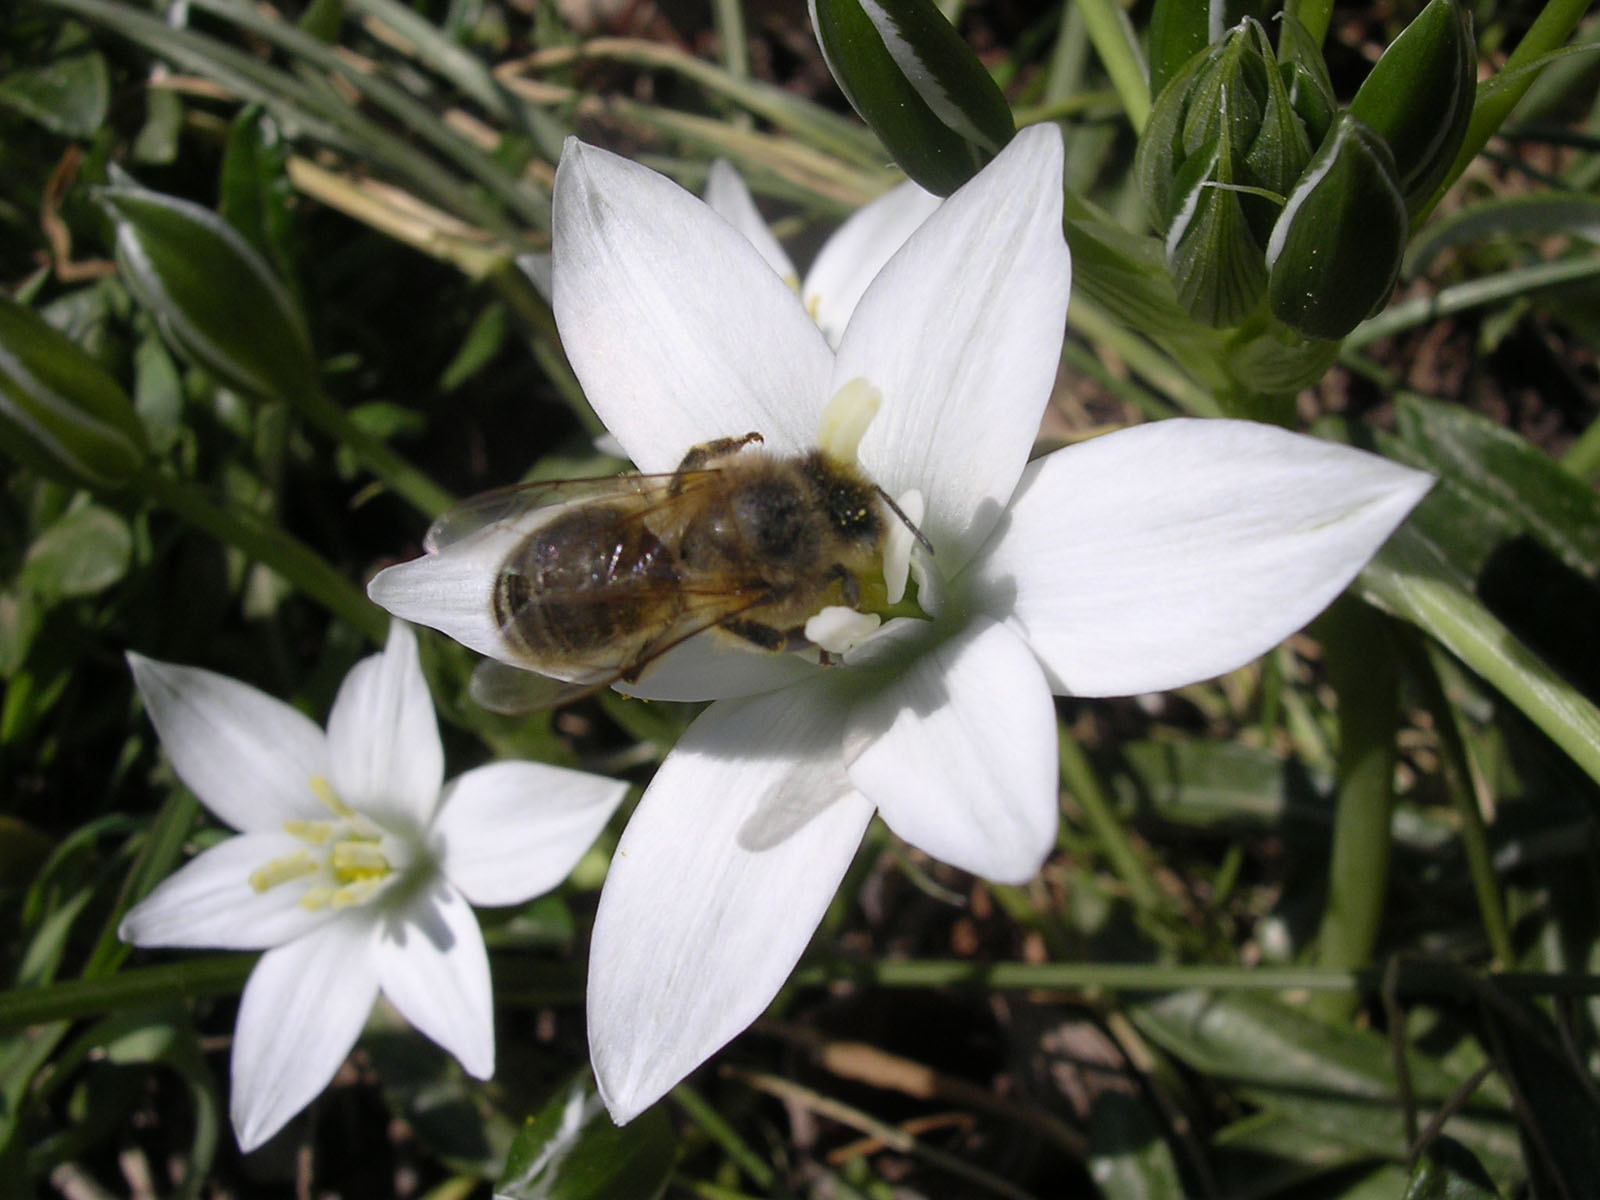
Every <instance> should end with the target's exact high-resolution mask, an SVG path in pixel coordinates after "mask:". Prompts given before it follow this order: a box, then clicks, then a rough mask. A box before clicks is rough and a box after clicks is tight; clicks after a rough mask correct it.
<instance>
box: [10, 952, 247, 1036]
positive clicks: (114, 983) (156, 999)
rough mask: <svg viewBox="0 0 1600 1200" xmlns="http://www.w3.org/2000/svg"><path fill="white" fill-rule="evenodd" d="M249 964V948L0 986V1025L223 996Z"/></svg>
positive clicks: (239, 980)
mask: <svg viewBox="0 0 1600 1200" xmlns="http://www.w3.org/2000/svg"><path fill="white" fill-rule="evenodd" d="M255 964H256V956H255V955H254V954H218V955H212V956H209V957H206V958H190V959H185V960H183V961H182V962H174V963H164V964H162V965H161V966H159V967H136V968H134V969H133V970H131V971H119V972H118V973H117V974H115V975H108V976H105V977H103V978H99V979H71V980H67V981H65V982H62V983H52V984H47V985H46V986H44V987H37V988H26V989H20V990H16V991H9V992H0V1030H13V1029H25V1028H27V1027H28V1026H30V1025H38V1024H42V1023H43V1022H46V1021H70V1020H77V1019H79V1018H81V1017H91V1016H95V1015H97V1014H99V1013H106V1012H116V1011H118V1010H120V1009H127V1008H138V1007H139V1006H141V1005H145V1004H161V1003H167V1002H170V1001H173V1000H193V999H198V998H200V997H204V996H225V995H227V994H229V993H230V992H237V991H239V989H240V988H242V987H244V981H245V979H246V978H247V977H248V976H249V974H250V970H251V968H252V967H254V966H255Z"/></svg>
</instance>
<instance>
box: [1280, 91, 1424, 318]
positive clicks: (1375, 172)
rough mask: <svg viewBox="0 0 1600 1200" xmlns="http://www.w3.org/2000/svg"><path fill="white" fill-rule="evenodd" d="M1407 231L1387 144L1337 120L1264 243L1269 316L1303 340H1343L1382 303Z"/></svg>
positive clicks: (1351, 122) (1351, 121) (1344, 118)
mask: <svg viewBox="0 0 1600 1200" xmlns="http://www.w3.org/2000/svg"><path fill="white" fill-rule="evenodd" d="M1407 229H1408V224H1407V219H1406V204H1405V198H1404V197H1403V196H1402V195H1401V194H1400V187H1399V184H1398V183H1397V181H1396V179H1395V167H1394V158H1393V156H1392V155H1391V154H1390V153H1389V147H1388V145H1387V144H1386V143H1385V142H1384V140H1383V139H1382V138H1381V137H1379V136H1378V135H1377V134H1376V133H1374V132H1373V131H1372V130H1371V129H1369V128H1368V127H1367V126H1366V125H1365V124H1364V123H1363V122H1362V121H1360V120H1359V119H1357V118H1356V117H1353V116H1351V115H1350V114H1349V113H1348V112H1342V113H1340V114H1339V115H1338V117H1337V118H1335V120H1334V123H1333V128H1332V129H1330V130H1329V131H1328V136H1327V137H1326V138H1324V139H1323V142H1322V145H1321V146H1320V147H1319V148H1318V150H1317V153H1316V155H1315V157H1313V158H1312V160H1311V162H1310V164H1309V165H1308V166H1307V167H1306V170H1305V174H1304V175H1303V176H1301V178H1300V182H1299V183H1297V184H1296V185H1295V188H1294V190H1293V191H1292V192H1290V194H1289V199H1288V201H1287V202H1286V203H1285V204H1284V206H1283V214H1282V216H1280V217H1279V218H1278V222H1277V224H1276V225H1274V226H1273V227H1272V236H1271V237H1270V238H1269V239H1268V241H1267V300H1268V303H1269V304H1270V305H1271V306H1272V312H1273V315H1274V316H1276V317H1277V318H1278V319H1279V320H1280V321H1282V322H1283V323H1284V324H1285V325H1288V326H1290V327H1291V328H1293V329H1296V330H1298V331H1299V332H1301V333H1303V334H1305V335H1307V336H1308V337H1314V338H1340V337H1343V336H1344V335H1345V334H1347V333H1349V332H1350V331H1351V330H1352V329H1354V328H1355V327H1356V326H1357V325H1359V324H1360V323H1361V322H1362V321H1364V320H1366V318H1367V317H1369V316H1371V315H1372V314H1373V313H1375V312H1377V311H1378V309H1380V308H1382V307H1383V306H1384V304H1385V303H1387V302H1388V299H1389V294H1390V292H1392V291H1393V290H1394V281H1395V279H1396V278H1398V277H1399V274H1400V259H1401V256H1402V255H1403V254H1404V253H1405V248H1406V235H1407Z"/></svg>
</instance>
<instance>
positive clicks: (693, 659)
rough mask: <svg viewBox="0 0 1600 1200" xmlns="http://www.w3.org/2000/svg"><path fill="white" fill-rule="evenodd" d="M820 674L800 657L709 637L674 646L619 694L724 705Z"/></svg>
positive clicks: (619, 687)
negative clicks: (735, 698)
mask: <svg viewBox="0 0 1600 1200" xmlns="http://www.w3.org/2000/svg"><path fill="white" fill-rule="evenodd" d="M817 670H818V668H817V664H816V663H815V662H808V661H807V660H806V659H804V658H801V657H800V656H799V655H795V654H773V653H772V652H771V651H767V650H760V649H756V648H755V647H750V648H746V647H744V646H740V645H737V644H736V643H734V641H733V640H732V635H722V634H717V633H711V632H707V633H703V634H699V635H697V636H695V637H692V638H690V639H689V640H688V641H686V642H684V643H682V644H681V645H679V646H675V647H673V648H672V649H671V650H669V651H667V653H665V654H663V655H662V656H661V657H660V658H658V659H656V661H655V662H653V663H651V664H650V666H649V667H648V668H646V670H645V673H644V674H643V675H642V676H641V677H640V679H639V681H638V682H637V683H625V684H624V683H619V684H618V685H617V690H618V691H619V692H621V693H623V695H626V696H638V697H639V698H640V699H642V700H722V699H725V698H727V697H731V696H754V695H758V694H760V693H762V692H771V691H776V690H777V689H778V688H781V687H787V686H789V685H790V684H792V683H799V682H801V681H802V680H805V679H809V678H811V677H813V676H814V675H816V673H817Z"/></svg>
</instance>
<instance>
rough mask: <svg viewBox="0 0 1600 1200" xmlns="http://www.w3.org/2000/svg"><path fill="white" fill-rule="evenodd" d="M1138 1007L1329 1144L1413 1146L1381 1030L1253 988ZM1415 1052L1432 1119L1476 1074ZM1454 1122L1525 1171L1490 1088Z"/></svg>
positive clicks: (1178, 1042) (1144, 1022) (1212, 1068)
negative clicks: (1337, 1020) (1320, 1014)
mask: <svg viewBox="0 0 1600 1200" xmlns="http://www.w3.org/2000/svg"><path fill="white" fill-rule="evenodd" d="M1131 1015H1132V1017H1133V1020H1134V1023H1135V1024H1136V1025H1137V1026H1138V1027H1139V1029H1140V1031H1141V1032H1143V1033H1144V1034H1145V1035H1146V1036H1147V1037H1149V1038H1150V1039H1151V1040H1152V1041H1154V1042H1156V1043H1158V1044H1159V1045H1161V1046H1163V1047H1164V1048H1166V1049H1167V1050H1168V1051H1169V1052H1170V1053H1172V1054H1174V1055H1177V1056H1178V1057H1179V1058H1182V1059H1183V1060H1184V1061H1185V1062H1186V1063H1188V1064H1189V1065H1190V1066H1191V1067H1192V1068H1194V1069H1195V1070H1197V1071H1200V1072H1203V1073H1204V1074H1205V1075H1207V1076H1210V1077H1211V1078H1212V1080H1213V1081H1214V1082H1215V1083H1217V1084H1219V1085H1220V1084H1224V1083H1226V1084H1228V1085H1230V1086H1231V1087H1232V1088H1234V1089H1235V1090H1236V1092H1237V1094H1238V1095H1240V1096H1241V1097H1243V1098H1245V1099H1248V1100H1249V1101H1250V1102H1251V1103H1253V1104H1255V1105H1258V1106H1259V1107H1261V1108H1263V1109H1265V1110H1267V1111H1270V1112H1276V1113H1279V1114H1281V1115H1282V1116H1284V1117H1285V1118H1287V1119H1288V1120H1290V1121H1292V1122H1293V1123H1294V1124H1297V1125H1299V1126H1301V1127H1302V1128H1306V1129H1309V1130H1311V1131H1313V1132H1314V1133H1316V1134H1317V1135H1319V1136H1320V1137H1321V1138H1322V1139H1323V1140H1324V1142H1326V1143H1331V1144H1332V1145H1333V1146H1339V1147H1359V1148H1360V1149H1362V1150H1364V1151H1365V1152H1366V1153H1367V1154H1369V1155H1378V1156H1384V1157H1390V1156H1395V1157H1398V1156H1400V1155H1403V1154H1404V1153H1405V1149H1406V1147H1405V1139H1404V1136H1403V1132H1402V1122H1401V1118H1400V1108H1399V1101H1398V1099H1397V1091H1398V1083H1397V1081H1396V1079H1395V1075H1394V1066H1393V1058H1392V1053H1393V1051H1392V1047H1391V1046H1390V1043H1389V1040H1388V1039H1387V1038H1386V1037H1384V1036H1382V1035H1381V1034H1378V1033H1375V1032H1372V1031H1370V1030H1358V1029H1354V1028H1351V1027H1349V1026H1347V1025H1343V1024H1329V1023H1325V1022H1323V1021H1320V1020H1318V1019H1317V1018H1315V1017H1313V1016H1312V1015H1311V1014H1309V1013H1308V1012H1306V1011H1305V1010H1304V1009H1303V1008H1299V1007H1296V1006H1294V1005H1290V1004H1286V1003H1284V1002H1283V1001H1281V1000H1277V999H1274V998H1272V997H1270V996H1266V995H1252V994H1244V993H1229V994H1213V993H1206V992H1195V991H1188V992H1176V993H1172V994H1170V995H1167V996H1163V997H1161V998H1160V999H1158V1000H1153V1001H1146V1002H1143V1003H1136V1004H1134V1005H1133V1006H1132V1009H1131ZM1407 1057H1408V1070H1409V1072H1410V1076H1411V1080H1410V1082H1411V1087H1412V1093H1413V1095H1414V1096H1415V1097H1416V1099H1417V1101H1418V1104H1419V1106H1420V1109H1421V1112H1422V1113H1423V1114H1424V1119H1426V1115H1425V1114H1427V1113H1429V1112H1430V1110H1433V1109H1436V1108H1437V1107H1438V1106H1439V1105H1441V1104H1443V1103H1445V1102H1446V1101H1448V1100H1450V1099H1452V1098H1453V1097H1454V1094H1455V1092H1456V1091H1457V1090H1458V1089H1459V1088H1460V1087H1461V1086H1462V1084H1463V1083H1464V1082H1465V1081H1466V1078H1467V1075H1468V1074H1470V1073H1469V1072H1458V1071H1457V1070H1455V1069H1453V1068H1447V1067H1445V1066H1444V1065H1442V1064H1441V1063H1439V1062H1437V1061H1435V1060H1434V1059H1432V1058H1430V1057H1428V1056H1427V1055H1426V1054H1425V1053H1423V1052H1421V1051H1420V1050H1418V1049H1416V1048H1412V1050H1411V1052H1410V1053H1409V1054H1408V1056H1407ZM1447 1128H1448V1129H1449V1130H1450V1131H1451V1132H1452V1133H1453V1134H1454V1136H1456V1137H1459V1138H1460V1139H1461V1140H1462V1141H1463V1142H1465V1143H1467V1144H1469V1145H1471V1146H1472V1147H1473V1148H1474V1151H1475V1153H1477V1154H1479V1155H1480V1156H1482V1157H1483V1158H1485V1159H1486V1160H1487V1161H1489V1162H1491V1163H1492V1164H1493V1167H1494V1170H1496V1171H1497V1172H1502V1173H1514V1172H1515V1170H1516V1168H1517V1164H1518V1160H1519V1157H1520V1155H1519V1150H1518V1146H1517V1140H1516V1137H1515V1135H1514V1133H1513V1132H1512V1130H1511V1129H1510V1122H1509V1120H1508V1119H1507V1118H1506V1117H1504V1116H1503V1114H1502V1113H1501V1109H1500V1106H1499V1105H1497V1104H1490V1103H1488V1101H1487V1100H1486V1099H1485V1098H1484V1093H1483V1092H1481V1091H1480V1093H1479V1097H1478V1098H1475V1099H1474V1100H1469V1101H1468V1102H1467V1104H1466V1106H1465V1108H1464V1109H1463V1110H1462V1112H1461V1113H1460V1114H1458V1115H1456V1116H1454V1117H1452V1118H1451V1121H1450V1124H1449V1125H1448V1126H1447Z"/></svg>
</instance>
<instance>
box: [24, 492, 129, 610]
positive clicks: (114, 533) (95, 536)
mask: <svg viewBox="0 0 1600 1200" xmlns="http://www.w3.org/2000/svg"><path fill="white" fill-rule="evenodd" d="M132 559H133V534H132V532H130V531H129V529H128V523H127V522H126V521H124V520H123V519H122V518H121V517H119V516H118V515H117V514H116V513H114V512H112V511H111V510H110V509H108V508H102V507H100V506H99V505H98V504H87V505H85V506H84V507H82V508H80V509H78V510H76V511H75V512H71V513H68V514H67V515H66V516H65V517H62V518H61V520H59V521H57V522H56V523H55V524H54V525H52V526H50V528H49V529H47V530H45V532H44V534H43V535H42V536H41V537H40V538H39V540H38V541H36V542H34V543H33V545H32V546H30V547H28V553H27V555H26V557H25V558H24V559H23V560H22V571H21V573H20V575H19V576H18V582H19V583H20V584H21V585H22V586H23V587H25V588H27V589H28V590H30V591H31V592H33V594H34V595H36V596H38V597H39V598H40V599H41V600H43V601H45V602H46V603H49V602H51V601H56V600H67V599H71V598H72V597H74V596H92V595H94V594H95V593H96V592H103V591H105V589H106V588H108V587H110V586H111V585H112V584H114V583H116V582H117V580H119V579H121V578H122V577H123V576H124V575H126V574H127V573H128V564H129V563H130V562H131V561H132Z"/></svg>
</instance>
